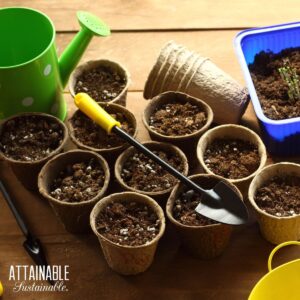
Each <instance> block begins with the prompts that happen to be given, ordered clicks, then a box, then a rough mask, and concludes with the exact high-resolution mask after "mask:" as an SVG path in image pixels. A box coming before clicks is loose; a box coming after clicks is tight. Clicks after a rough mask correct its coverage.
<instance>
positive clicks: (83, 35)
mask: <svg viewBox="0 0 300 300" xmlns="http://www.w3.org/2000/svg"><path fill="white" fill-rule="evenodd" d="M77 18H78V21H79V23H80V26H81V29H80V31H79V32H78V33H77V34H76V36H75V37H74V39H73V40H72V41H71V43H70V44H69V45H68V46H67V48H66V49H65V50H64V52H63V54H62V55H61V56H60V58H59V69H60V77H61V82H62V86H63V87H65V86H66V84H67V82H68V79H69V76H70V74H71V73H72V71H73V70H74V69H75V67H76V65H77V64H78V62H79V60H80V58H81V57H82V55H83V53H84V51H85V49H86V48H87V46H88V44H89V43H90V41H91V39H92V37H93V36H94V35H96V36H108V35H110V29H109V27H108V26H107V25H106V24H105V23H104V22H103V21H102V20H100V19H99V18H98V17H96V16H94V15H92V14H90V13H87V12H84V11H79V12H77Z"/></svg>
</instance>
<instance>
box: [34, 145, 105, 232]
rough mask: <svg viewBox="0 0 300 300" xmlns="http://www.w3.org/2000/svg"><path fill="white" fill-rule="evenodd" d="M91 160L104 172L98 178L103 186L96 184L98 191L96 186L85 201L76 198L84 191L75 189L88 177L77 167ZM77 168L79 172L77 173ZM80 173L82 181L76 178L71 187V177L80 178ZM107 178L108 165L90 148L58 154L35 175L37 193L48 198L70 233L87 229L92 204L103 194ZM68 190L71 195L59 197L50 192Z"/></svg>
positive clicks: (72, 180) (72, 179)
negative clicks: (57, 183)
mask: <svg viewBox="0 0 300 300" xmlns="http://www.w3.org/2000/svg"><path fill="white" fill-rule="evenodd" d="M91 161H92V162H93V164H94V165H96V166H99V167H100V168H99V169H101V172H102V173H103V176H102V178H101V181H102V186H101V187H100V186H99V187H98V189H99V191H97V189H96V191H94V194H95V195H94V196H93V197H92V198H90V197H89V198H88V199H87V200H85V199H84V198H83V199H81V200H78V198H76V197H77V196H76V193H77V194H78V193H79V194H80V193H81V194H83V192H84V190H83V189H80V188H78V186H81V184H83V183H84V181H86V180H87V177H88V175H87V174H86V173H82V169H80V168H78V166H79V164H82V163H84V164H86V165H87V164H89V163H90V162H91ZM88 168H89V165H88V167H87V168H86V169H85V170H86V171H88ZM90 169H91V167H90ZM85 170H84V171H85ZM76 171H77V172H79V173H76ZM89 172H90V171H89ZM80 173H81V174H80ZM90 174H91V175H90V176H92V177H93V176H94V175H93V174H92V173H90ZM81 176H83V177H85V178H83V180H82V182H80V180H77V183H76V185H77V186H73V185H72V184H74V178H81ZM58 178H60V184H61V187H60V188H56V187H55V183H56V182H58V181H57V179H58ZM70 179H71V180H70ZM99 180H100V179H99ZM109 180H110V172H109V167H108V164H107V162H106V161H105V159H104V158H103V157H102V156H101V155H99V154H97V153H94V152H92V151H84V150H72V151H68V152H65V153H62V154H59V155H57V156H56V157H54V158H53V159H51V160H50V161H49V162H48V163H47V164H46V165H45V166H44V167H43V168H42V170H41V172H40V174H39V177H38V187H39V192H40V193H41V195H42V196H43V197H45V198H46V199H47V200H48V202H49V203H50V205H51V207H52V208H53V211H54V212H55V214H56V215H57V217H58V218H59V219H60V220H61V222H62V223H63V224H64V226H65V228H66V230H67V231H69V232H72V233H84V232H87V231H88V230H89V229H90V227H89V215H90V212H91V210H92V208H93V206H94V205H95V203H96V202H97V201H99V200H100V199H101V198H102V197H103V196H104V195H105V193H106V191H107V188H108V184H109ZM91 188H92V186H88V187H87V188H86V187H85V189H91ZM75 189H77V191H75ZM67 190H68V192H69V195H70V196H69V197H68V198H67V199H63V200H59V199H57V198H55V197H54V195H53V193H58V192H60V193H61V192H66V191H67Z"/></svg>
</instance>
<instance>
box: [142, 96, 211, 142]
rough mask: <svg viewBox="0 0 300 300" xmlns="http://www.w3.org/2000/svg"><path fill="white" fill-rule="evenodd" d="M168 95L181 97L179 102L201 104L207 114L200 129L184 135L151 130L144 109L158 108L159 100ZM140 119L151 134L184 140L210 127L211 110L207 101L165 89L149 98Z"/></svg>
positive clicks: (174, 139) (196, 135)
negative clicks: (165, 90)
mask: <svg viewBox="0 0 300 300" xmlns="http://www.w3.org/2000/svg"><path fill="white" fill-rule="evenodd" d="M170 95H174V96H175V97H176V100H177V99H181V100H179V102H181V101H186V102H190V103H193V104H196V103H197V105H198V104H199V105H198V106H199V107H200V106H201V108H203V109H204V111H205V113H206V115H207V116H206V122H205V124H204V125H203V126H202V127H201V128H200V129H198V130H196V131H195V132H193V133H190V134H186V135H176V136H174V135H165V134H161V133H159V132H157V131H156V130H153V129H152V128H150V126H149V120H147V118H146V111H147V110H149V109H150V108H152V107H154V109H155V108H158V107H159V106H160V104H161V102H162V101H164V99H166V98H167V97H168V96H170ZM165 97H166V98H165ZM142 120H143V124H144V126H145V127H146V129H147V130H148V131H149V132H151V133H152V134H153V135H156V136H158V137H160V138H162V139H166V140H167V139H168V140H173V141H178V140H185V139H187V138H193V137H198V136H199V135H200V134H202V133H203V132H205V131H206V130H207V129H208V128H209V127H210V125H211V123H212V121H213V111H212V109H211V107H210V106H209V105H208V104H207V103H205V102H204V101H203V100H201V99H199V98H195V97H192V96H189V95H187V94H185V93H182V92H173V91H167V92H163V93H161V94H158V95H157V96H155V97H153V98H152V99H150V101H149V103H147V106H146V107H145V109H144V112H143V118H142Z"/></svg>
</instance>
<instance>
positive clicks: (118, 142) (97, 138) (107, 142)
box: [70, 108, 134, 149]
mask: <svg viewBox="0 0 300 300" xmlns="http://www.w3.org/2000/svg"><path fill="white" fill-rule="evenodd" d="M106 110H107V111H108V112H109V113H110V114H111V116H112V117H113V118H115V119H116V120H118V121H119V122H120V123H121V125H122V129H123V130H124V131H126V132H127V133H128V134H130V135H133V134H134V128H133V125H132V124H131V123H130V122H129V120H128V119H127V118H126V117H125V115H123V114H122V113H112V112H110V111H109V108H106ZM70 121H71V124H72V126H73V128H74V135H75V138H76V139H77V140H78V141H79V142H81V143H82V144H84V145H86V146H89V147H93V148H96V149H109V148H115V147H119V146H122V145H123V144H125V141H124V140H123V139H121V138H120V137H118V136H117V135H115V134H114V133H111V134H109V135H108V134H107V133H106V131H104V130H103V129H102V128H101V127H100V126H99V125H97V124H96V123H95V122H93V121H92V120H91V119H90V118H88V117H87V116H86V115H85V114H83V113H82V112H81V111H77V112H76V113H75V114H74V116H73V117H72V118H71V120H70Z"/></svg>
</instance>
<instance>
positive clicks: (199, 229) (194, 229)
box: [166, 174, 243, 259]
mask: <svg viewBox="0 0 300 300" xmlns="http://www.w3.org/2000/svg"><path fill="white" fill-rule="evenodd" d="M189 178H190V179H192V180H193V181H194V182H196V183H197V184H198V185H199V186H201V187H202V188H204V189H211V188H213V187H214V186H215V185H216V184H217V183H218V182H220V181H223V182H225V183H226V184H228V185H229V186H230V187H231V188H232V189H233V190H234V191H236V193H238V195H239V196H240V198H241V201H243V200H242V199H243V196H242V195H241V193H240V191H239V190H238V189H237V188H236V187H235V186H234V185H233V184H232V183H230V182H229V181H228V180H226V179H224V178H222V177H220V176H217V175H208V174H196V175H192V176H190V177H189ZM185 189H186V188H185V186H184V185H183V184H181V183H180V184H178V185H177V186H176V187H175V188H174V189H173V191H172V193H171V195H170V197H169V199H168V202H167V206H166V213H167V217H168V219H169V220H170V221H171V223H172V224H173V225H174V226H175V228H176V231H177V232H178V234H179V236H180V237H181V240H182V243H183V246H184V248H186V249H187V250H188V252H190V253H191V254H192V255H193V256H195V257H198V258H201V259H212V258H214V257H216V256H219V255H221V254H222V252H223V251H224V250H225V248H226V246H227V245H228V243H229V240H230V237H231V233H232V226H231V225H225V224H220V223H215V224H210V225H205V226H190V225H185V224H183V223H181V222H180V221H179V220H177V219H175V217H174V214H173V209H174V206H175V201H176V199H178V197H179V196H180V195H181V194H182V193H183V192H184V190H185ZM195 213H196V212H195Z"/></svg>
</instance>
